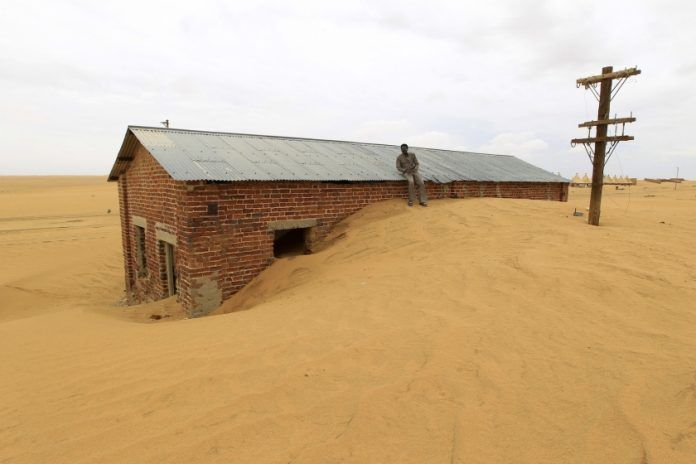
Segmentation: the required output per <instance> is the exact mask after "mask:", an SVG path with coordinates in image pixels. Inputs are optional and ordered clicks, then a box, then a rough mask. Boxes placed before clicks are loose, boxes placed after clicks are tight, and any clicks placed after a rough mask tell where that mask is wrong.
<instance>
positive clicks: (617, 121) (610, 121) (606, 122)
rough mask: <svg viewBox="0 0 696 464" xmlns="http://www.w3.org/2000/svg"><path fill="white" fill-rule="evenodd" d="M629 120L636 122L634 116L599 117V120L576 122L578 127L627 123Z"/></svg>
mask: <svg viewBox="0 0 696 464" xmlns="http://www.w3.org/2000/svg"><path fill="white" fill-rule="evenodd" d="M631 122H636V118H633V117H631V118H614V119H601V120H599V121H587V122H583V123H582V124H578V127H593V126H610V125H612V124H627V123H631Z"/></svg>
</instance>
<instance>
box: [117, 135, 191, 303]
mask: <svg viewBox="0 0 696 464" xmlns="http://www.w3.org/2000/svg"><path fill="white" fill-rule="evenodd" d="M185 190H186V185H185V183H184V182H177V181H174V180H173V179H172V178H171V177H170V176H169V174H167V172H166V171H165V170H164V168H162V166H161V165H160V164H159V163H158V162H157V161H156V160H155V159H154V158H153V157H152V155H150V153H148V152H147V151H146V150H145V149H144V148H143V147H142V146H139V147H138V149H137V150H136V152H135V155H134V159H133V161H131V164H130V166H129V167H128V170H127V171H126V173H125V174H123V175H121V176H120V177H119V180H118V192H119V206H120V213H121V236H122V242H123V257H124V265H125V275H126V290H127V293H128V297H129V300H131V301H143V300H148V299H161V298H164V297H166V296H168V291H167V278H166V269H165V256H164V250H163V249H162V248H161V247H160V246H159V241H158V240H157V238H156V234H157V229H160V230H164V231H168V232H172V233H174V235H176V231H177V229H178V225H179V205H180V204H181V201H182V198H183V196H184V192H185ZM133 216H139V217H142V218H144V219H145V220H146V225H147V227H146V229H145V256H146V261H147V274H146V275H144V276H139V275H138V272H137V263H136V244H135V224H134V223H133V220H132V219H133ZM177 248H178V247H177ZM177 251H178V249H177ZM177 254H178V253H177Z"/></svg>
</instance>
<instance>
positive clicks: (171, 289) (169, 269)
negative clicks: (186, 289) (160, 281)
mask: <svg viewBox="0 0 696 464" xmlns="http://www.w3.org/2000/svg"><path fill="white" fill-rule="evenodd" d="M160 247H161V248H160V250H162V251H164V272H165V277H166V279H167V280H166V282H167V294H168V295H169V296H172V295H176V284H177V275H176V261H175V256H176V254H175V252H174V251H175V248H174V245H172V244H171V243H167V242H164V241H160Z"/></svg>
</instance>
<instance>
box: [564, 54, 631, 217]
mask: <svg viewBox="0 0 696 464" xmlns="http://www.w3.org/2000/svg"><path fill="white" fill-rule="evenodd" d="M637 74H640V70H639V69H637V68H630V69H624V70H623V71H617V72H614V68H613V67H612V66H605V67H604V68H602V74H600V75H598V76H591V77H585V78H581V79H578V80H577V81H576V84H577V86H578V87H580V86H581V85H582V86H584V87H585V89H590V90H592V93H593V94H594V96H595V97H596V98H597V100H598V101H599V109H598V111H597V120H596V121H587V122H584V123H582V124H578V127H586V128H587V137H586V138H582V139H573V140H571V142H570V143H571V144H572V145H573V146H575V145H576V144H578V143H581V144H582V145H583V146H584V147H585V151H586V152H587V156H588V157H589V158H590V161H591V162H592V192H591V194H590V214H589V215H588V218H587V222H588V224H592V225H594V226H598V225H599V215H600V211H601V205H602V188H603V186H604V166H605V165H606V163H607V161H609V158H610V157H611V155H612V153H613V152H614V149H616V146H617V145H618V143H619V142H623V141H629V140H633V137H632V136H630V135H624V133H623V131H624V128H625V127H626V124H627V123H632V122H635V120H636V118H634V117H633V115H631V116H630V117H628V118H613V119H611V118H609V111H610V107H611V100H612V99H613V98H614V97H615V96H616V94H617V93H618V91H619V89H620V88H621V87H622V86H623V84H624V83H625V82H626V80H627V79H628V78H629V77H630V76H634V75H637ZM614 79H618V80H619V82H618V84H617V86H616V87H615V88H613V85H612V84H613V81H614ZM598 83H599V84H600V87H599V94H598V93H597V91H596V90H595V87H596V85H597V84H598ZM618 124H621V125H622V130H621V135H618V134H617V133H616V132H617V130H616V127H617V126H618ZM609 125H614V128H615V129H614V135H613V136H607V132H608V127H609ZM592 127H595V128H596V133H595V137H591V131H592ZM592 143H594V150H593V149H592V148H591V146H590V145H591V144H592ZM607 143H610V144H611V145H610V147H609V152H608V154H607Z"/></svg>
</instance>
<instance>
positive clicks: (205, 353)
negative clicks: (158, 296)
mask: <svg viewBox="0 0 696 464" xmlns="http://www.w3.org/2000/svg"><path fill="white" fill-rule="evenodd" d="M673 188H674V186H673V185H672V184H659V185H658V184H647V183H639V184H638V185H637V186H633V187H631V188H630V189H628V188H627V189H624V190H614V189H613V188H607V189H606V190H605V200H604V208H603V214H602V226H601V227H591V226H588V225H586V223H585V221H586V215H585V217H575V216H573V215H572V211H573V209H574V208H577V209H578V210H580V211H585V207H586V206H587V204H588V198H589V189H576V188H573V189H571V195H570V201H569V202H568V203H558V202H545V201H530V200H507V199H462V200H436V201H432V203H431V207H429V208H427V209H424V208H412V209H408V208H407V207H406V206H405V204H404V203H403V202H400V201H388V202H384V203H380V204H376V205H373V206H370V207H368V208H366V209H365V210H363V211H361V212H359V213H358V214H356V215H354V216H352V217H350V218H348V219H347V220H346V221H344V222H343V223H342V224H340V226H339V227H337V229H336V230H335V231H334V233H333V234H332V236H331V237H330V238H329V239H328V240H327V241H326V243H325V244H324V245H323V248H322V249H321V250H320V251H319V252H318V253H315V254H313V255H306V256H296V257H290V258H284V259H279V260H277V261H276V263H275V264H274V265H273V266H271V267H270V268H269V269H268V270H267V271H265V272H264V273H263V274H262V275H260V276H259V277H258V278H257V279H256V280H255V281H254V282H253V283H252V284H250V285H249V286H248V287H247V288H245V289H244V290H243V291H242V292H240V293H239V294H237V295H235V296H234V297H233V298H232V299H231V300H229V301H228V302H227V303H225V304H224V305H223V307H222V308H220V310H219V311H218V313H220V314H219V315H213V316H209V317H205V318H199V319H184V318H183V317H182V315H181V312H180V311H179V310H178V308H177V304H176V302H175V301H173V300H171V299H168V300H165V301H163V302H156V303H152V304H145V305H140V306H134V307H125V306H123V264H122V256H121V235H120V225H119V220H118V210H117V209H118V198H117V194H116V188H115V185H114V184H107V183H106V182H105V181H104V179H103V178H96V177H94V178H84V177H62V178H61V177H54V178H50V177H43V178H21V177H17V178H8V177H1V178H0V254H1V259H0V356H1V362H0V463H52V464H57V463H71V464H76V463H162V462H167V463H333V462H354V463H373V462H374V463H376V462H384V463H394V462H399V463H426V462H427V463H458V462H462V463H463V462H466V463H492V464H496V463H513V462H514V463H535V464H538V463H554V464H556V463H627V464H648V463H650V464H654V463H694V462H696V269H695V265H696V246H695V245H696V238H695V237H696V182H687V183H683V184H680V185H679V186H678V187H677V189H676V191H675V190H673ZM109 210H110V212H108V211H109ZM223 313H224V314H223ZM153 314H155V315H159V316H162V319H160V320H158V321H155V320H153V319H151V318H150V316H151V315H153Z"/></svg>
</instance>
